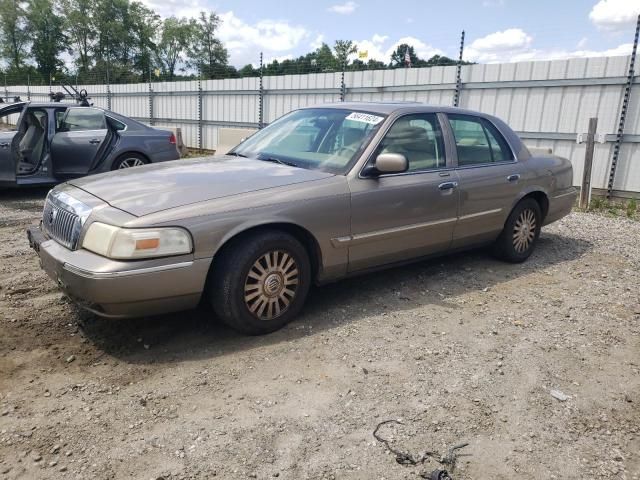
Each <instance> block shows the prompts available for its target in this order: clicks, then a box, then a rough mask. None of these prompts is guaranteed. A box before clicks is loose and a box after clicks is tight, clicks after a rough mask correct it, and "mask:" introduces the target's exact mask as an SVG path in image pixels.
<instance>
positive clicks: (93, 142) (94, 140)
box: [89, 138, 100, 145]
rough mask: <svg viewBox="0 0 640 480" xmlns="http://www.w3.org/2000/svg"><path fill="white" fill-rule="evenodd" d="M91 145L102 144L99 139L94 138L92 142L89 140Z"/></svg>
mask: <svg viewBox="0 0 640 480" xmlns="http://www.w3.org/2000/svg"><path fill="white" fill-rule="evenodd" d="M89 143H90V144H91V145H97V144H99V143H100V140H98V139H97V138H92V139H91V140H89Z"/></svg>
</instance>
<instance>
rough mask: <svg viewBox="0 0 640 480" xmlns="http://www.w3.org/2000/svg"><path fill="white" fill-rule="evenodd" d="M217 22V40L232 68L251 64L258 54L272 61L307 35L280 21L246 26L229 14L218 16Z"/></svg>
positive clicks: (302, 29) (262, 21)
mask: <svg viewBox="0 0 640 480" xmlns="http://www.w3.org/2000/svg"><path fill="white" fill-rule="evenodd" d="M220 19H221V20H222V24H221V25H220V30H219V32H218V37H219V38H220V40H222V42H223V43H224V46H225V47H226V48H227V50H228V52H229V57H230V63H231V64H233V65H244V64H247V63H253V62H255V61H256V58H257V57H258V55H259V53H260V52H264V54H265V57H269V56H273V57H275V56H276V55H277V53H280V52H286V51H289V50H293V49H295V48H296V47H298V45H300V43H301V42H302V41H303V40H304V39H306V38H307V37H308V35H309V34H308V33H307V30H306V29H305V28H304V27H302V26H297V25H291V24H289V23H287V22H284V21H278V20H260V21H259V22H257V23H254V24H249V23H247V22H245V21H244V20H242V19H241V18H239V17H237V16H236V15H235V14H234V13H233V12H226V13H221V14H220Z"/></svg>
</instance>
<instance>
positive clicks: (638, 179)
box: [3, 56, 640, 195]
mask: <svg viewBox="0 0 640 480" xmlns="http://www.w3.org/2000/svg"><path fill="white" fill-rule="evenodd" d="M630 60H631V57H630V56H622V57H598V58H575V59H568V60H555V61H539V62H521V63H508V64H489V65H465V66H462V67H461V70H460V72H459V74H460V79H459V80H458V78H457V67H456V66H446V67H440V66H435V67H429V68H397V69H386V70H365V71H347V72H331V73H313V74H304V75H281V76H264V77H263V78H262V77H249V78H227V79H220V80H197V79H196V80H189V81H178V82H151V83H137V84H120V85H86V86H83V85H79V86H78V87H79V88H86V89H87V90H88V91H89V94H90V96H91V98H92V100H91V101H92V102H93V103H94V104H95V105H96V106H99V107H104V108H110V109H111V110H113V111H116V112H118V113H121V114H123V115H127V116H130V117H133V118H135V119H138V120H140V121H142V122H145V123H147V124H151V125H154V126H158V127H163V126H164V127H180V128H181V129H182V132H183V138H184V141H185V144H186V145H187V146H189V147H191V148H196V149H206V150H215V149H216V147H217V145H218V139H219V131H220V129H221V128H224V127H252V128H258V127H259V126H260V125H261V124H263V123H269V122H271V121H273V120H274V119H276V118H278V117H279V116H281V115H283V114H284V113H287V112H289V111H291V110H293V109H296V108H299V107H304V106H308V105H314V104H321V103H325V102H337V101H340V100H346V101H385V100H389V101H398V100H400V101H418V102H425V103H429V104H434V105H452V104H453V103H454V100H455V96H456V92H457V93H458V95H459V98H458V103H459V106H460V107H462V108H469V109H472V110H479V111H482V112H486V113H490V114H493V115H496V116H498V117H500V118H502V119H503V120H505V121H506V122H507V123H508V124H509V125H511V126H512V127H513V128H514V129H515V130H516V131H517V132H518V133H519V134H520V135H521V137H522V138H523V139H524V140H525V143H526V144H528V145H530V146H535V147H550V148H552V149H553V151H554V153H555V154H558V155H560V156H564V157H567V158H569V159H571V161H572V163H573V165H574V172H575V183H576V184H579V179H581V176H582V166H583V163H584V149H585V146H584V145H581V144H577V143H576V137H577V134H579V133H584V132H586V131H587V126H588V122H589V118H590V117H598V125H599V127H598V131H599V132H598V133H601V134H605V137H604V140H605V142H604V143H602V144H598V145H597V146H596V149H595V157H594V164H593V183H592V185H593V187H594V188H600V189H607V187H608V180H609V174H610V172H611V163H612V162H611V160H612V157H613V154H614V150H615V145H616V141H617V139H618V135H617V133H618V128H619V125H620V117H621V114H622V115H625V116H626V125H625V128H624V132H623V133H624V134H623V135H621V137H620V149H619V155H618V159H617V171H616V175H615V181H614V183H613V184H612V185H611V187H612V189H613V190H614V191H615V193H618V194H623V195H624V193H622V192H627V193H631V194H634V192H635V193H637V192H640V148H639V145H640V88H638V90H639V91H638V92H637V93H636V92H629V93H630V96H629V98H630V100H629V104H628V105H627V106H624V103H625V101H624V100H625V94H626V89H627V87H632V86H633V83H634V81H636V79H637V76H632V77H631V78H630V80H631V82H629V77H628V74H629V67H630ZM53 89H54V90H55V86H54V87H53ZM50 91H51V88H50V87H49V86H28V85H27V86H25V85H22V86H7V87H6V88H5V91H4V92H3V93H4V95H3V96H4V97H6V98H8V99H13V97H16V96H19V97H21V98H22V99H30V100H33V101H48V100H49V93H50Z"/></svg>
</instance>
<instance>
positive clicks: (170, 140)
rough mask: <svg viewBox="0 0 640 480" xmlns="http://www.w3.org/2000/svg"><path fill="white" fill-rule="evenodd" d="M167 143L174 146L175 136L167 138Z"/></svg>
mask: <svg viewBox="0 0 640 480" xmlns="http://www.w3.org/2000/svg"><path fill="white" fill-rule="evenodd" d="M169 143H170V144H171V145H175V144H176V136H175V135H174V134H173V133H172V134H171V136H170V137H169Z"/></svg>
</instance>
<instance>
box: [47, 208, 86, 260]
mask: <svg viewBox="0 0 640 480" xmlns="http://www.w3.org/2000/svg"><path fill="white" fill-rule="evenodd" d="M42 226H43V227H44V230H45V232H47V234H48V235H49V236H50V237H51V238H53V239H54V240H56V241H57V242H58V243H61V244H62V245H64V246H65V247H67V248H69V249H71V250H74V249H75V248H76V243H77V241H78V239H77V238H74V232H75V231H78V232H79V228H78V227H79V226H80V217H79V216H78V215H76V214H75V213H71V212H68V211H66V210H64V209H63V208H60V207H56V206H55V205H53V203H51V202H50V201H47V202H46V203H45V206H44V212H43V214H42Z"/></svg>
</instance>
